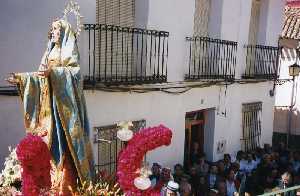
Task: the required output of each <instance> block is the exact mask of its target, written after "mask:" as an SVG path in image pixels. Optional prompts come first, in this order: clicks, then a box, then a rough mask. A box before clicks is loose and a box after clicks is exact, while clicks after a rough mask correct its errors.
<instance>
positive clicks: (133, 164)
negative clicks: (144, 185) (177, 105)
mask: <svg viewBox="0 0 300 196" xmlns="http://www.w3.org/2000/svg"><path fill="white" fill-rule="evenodd" d="M171 138H172V132H171V130H170V129H168V128H167V127H165V126H163V125H159V126H158V127H152V128H146V129H142V130H140V131H139V132H137V133H136V134H135V135H134V136H133V137H132V139H131V140H129V142H128V144H127V146H126V148H125V149H123V150H122V151H121V152H120V153H119V158H118V168H117V177H118V182H119V184H120V187H121V188H122V190H123V191H124V192H125V193H126V195H135V196H137V195H143V196H144V195H145V196H156V195H159V193H160V190H157V189H153V188H149V189H147V190H146V191H143V192H142V191H141V190H139V189H137V188H136V187H135V186H134V184H133V181H134V179H135V178H136V177H138V176H139V174H138V173H136V170H137V169H139V168H141V165H142V160H143V157H144V155H145V154H146V153H147V152H148V151H150V150H153V149H155V148H158V147H160V146H163V145H169V144H170V143H171Z"/></svg>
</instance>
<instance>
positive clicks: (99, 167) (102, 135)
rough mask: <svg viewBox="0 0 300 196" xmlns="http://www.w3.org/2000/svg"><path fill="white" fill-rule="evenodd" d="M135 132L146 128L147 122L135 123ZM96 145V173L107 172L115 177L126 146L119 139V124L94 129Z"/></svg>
mask: <svg viewBox="0 0 300 196" xmlns="http://www.w3.org/2000/svg"><path fill="white" fill-rule="evenodd" d="M132 123H133V129H132V131H133V132H136V131H138V130H139V129H141V128H145V127H146V121H145V120H139V121H133V122H132ZM94 131H95V135H94V144H96V145H97V159H96V160H97V162H96V163H95V171H96V172H101V171H105V172H106V173H107V174H110V175H114V174H115V172H116V169H117V160H118V159H117V158H118V153H119V152H120V150H121V149H122V148H123V147H124V146H125V145H126V142H122V141H121V140H119V139H118V138H117V131H118V126H117V124H114V125H108V126H102V127H94Z"/></svg>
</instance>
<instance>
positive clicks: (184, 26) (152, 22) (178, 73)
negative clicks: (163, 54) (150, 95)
mask: <svg viewBox="0 0 300 196" xmlns="http://www.w3.org/2000/svg"><path fill="white" fill-rule="evenodd" d="M194 10H195V1H194V0H184V1H182V0H163V1H162V0H151V1H149V17H148V26H147V28H149V29H157V30H163V31H168V32H170V36H169V58H168V81H170V82H171V81H182V79H183V76H184V73H185V72H184V70H185V68H186V67H187V62H188V60H187V57H188V54H187V52H188V47H187V44H186V42H185V37H186V36H192V34H193V22H194ZM178 54H181V55H178Z"/></svg>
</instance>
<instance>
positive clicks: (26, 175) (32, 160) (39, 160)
mask: <svg viewBox="0 0 300 196" xmlns="http://www.w3.org/2000/svg"><path fill="white" fill-rule="evenodd" d="M17 157H18V159H19V161H20V163H21V167H22V169H23V171H22V193H23V195H24V196H35V195H37V196H38V195H39V194H40V190H41V189H49V188H50V187H51V177H50V169H51V165H50V159H51V154H50V151H49V149H48V146H47V144H46V143H45V142H44V141H43V140H42V138H41V137H39V136H34V135H32V134H28V135H27V136H26V137H25V138H24V139H23V140H22V141H21V142H20V143H19V144H18V146H17Z"/></svg>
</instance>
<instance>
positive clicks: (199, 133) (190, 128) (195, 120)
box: [184, 110, 205, 169]
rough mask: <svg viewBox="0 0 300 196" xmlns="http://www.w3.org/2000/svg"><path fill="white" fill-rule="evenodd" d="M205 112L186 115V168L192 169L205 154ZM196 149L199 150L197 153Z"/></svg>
mask: <svg viewBox="0 0 300 196" xmlns="http://www.w3.org/2000/svg"><path fill="white" fill-rule="evenodd" d="M204 125H205V111H204V110H200V111H193V112H188V113H186V115H185V146H184V167H185V169H188V168H190V167H191V166H192V165H193V163H194V162H195V161H197V158H198V157H199V155H201V154H202V153H203V152H204ZM194 149H197V150H196V151H197V152H195V150H194Z"/></svg>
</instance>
